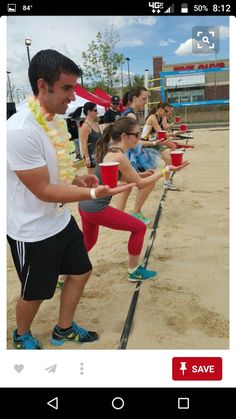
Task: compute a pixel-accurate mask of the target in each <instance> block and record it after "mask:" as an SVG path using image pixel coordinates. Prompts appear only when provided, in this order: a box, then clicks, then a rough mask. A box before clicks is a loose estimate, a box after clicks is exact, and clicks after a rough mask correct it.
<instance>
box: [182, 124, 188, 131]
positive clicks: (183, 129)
mask: <svg viewBox="0 0 236 419" xmlns="http://www.w3.org/2000/svg"><path fill="white" fill-rule="evenodd" d="M187 128H188V127H187V125H185V124H182V125H180V131H187Z"/></svg>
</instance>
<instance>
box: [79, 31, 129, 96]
mask: <svg viewBox="0 0 236 419" xmlns="http://www.w3.org/2000/svg"><path fill="white" fill-rule="evenodd" d="M119 40H120V37H119V34H118V32H117V31H116V30H115V29H114V26H113V25H112V26H111V27H110V28H109V29H106V30H105V32H104V33H101V32H98V33H97V35H96V41H92V42H91V43H90V44H89V46H88V50H87V51H83V52H82V58H83V72H84V77H85V79H86V81H87V82H88V83H89V86H90V88H91V89H95V88H96V87H101V88H103V89H104V90H106V91H107V92H109V93H111V94H114V93H116V91H115V88H114V84H115V83H118V81H119V79H120V76H119V75H118V74H117V73H118V70H119V69H120V66H121V64H122V63H124V61H125V58H124V55H123V54H118V53H117V52H116V51H115V47H116V45H117V44H118V42H119Z"/></svg>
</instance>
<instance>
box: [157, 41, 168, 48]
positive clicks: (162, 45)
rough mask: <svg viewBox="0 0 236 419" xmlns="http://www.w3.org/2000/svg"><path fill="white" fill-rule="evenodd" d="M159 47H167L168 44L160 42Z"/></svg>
mask: <svg viewBox="0 0 236 419" xmlns="http://www.w3.org/2000/svg"><path fill="white" fill-rule="evenodd" d="M159 45H160V47H166V46H167V45H169V43H168V42H167V41H163V40H162V41H160V43H159Z"/></svg>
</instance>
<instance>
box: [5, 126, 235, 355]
mask: <svg viewBox="0 0 236 419" xmlns="http://www.w3.org/2000/svg"><path fill="white" fill-rule="evenodd" d="M228 135H229V132H228V130H226V129H222V130H217V131H216V130H213V129H212V130H207V129H206V130H203V129H202V130H195V132H194V140H191V141H190V144H193V143H194V144H195V146H196V147H195V149H189V150H187V152H186V154H185V156H184V157H185V159H187V160H189V161H190V165H189V166H188V167H187V168H186V169H184V170H182V171H181V172H179V173H177V174H176V175H175V176H174V182H175V184H176V185H177V186H178V187H179V188H180V190H179V191H168V193H167V197H166V201H165V203H164V205H163V211H162V215H161V219H160V223H159V226H158V229H157V235H156V239H155V242H154V245H153V249H152V252H151V255H150V257H149V262H148V268H150V269H155V270H158V273H159V275H158V277H157V278H156V279H154V280H150V281H148V282H147V283H145V284H142V285H141V287H140V293H139V298H138V302H137V307H136V311H135V315H134V320H133V323H132V327H131V333H130V336H129V340H128V344H127V349H228V348H229V336H228V334H229V331H228V320H229V318H228V317H229V278H228V275H229V266H228V256H229V254H228V235H229V232H228V212H229V208H228V206H229V202H228V198H229V197H228V193H229V189H228V166H229V162H228V157H229V156H228V153H229V146H228V140H229V139H228ZM183 143H184V142H183ZM84 172H85V169H84V168H83V169H81V173H84ZM162 183H163V181H160V182H159V183H157V185H156V187H155V190H154V191H153V192H152V194H151V195H150V197H149V199H148V200H147V201H146V203H145V205H144V207H143V213H144V214H145V216H147V217H151V218H152V219H154V218H155V215H156V211H157V208H158V205H159V201H160V198H161V196H162V193H163V187H162ZM134 197H135V190H133V191H132V194H131V197H130V199H129V202H128V205H127V211H131V210H132V209H133V202H134ZM115 201H116V198H113V200H112V203H113V205H115ZM69 207H70V209H71V211H72V213H73V215H74V216H75V217H76V219H77V221H78V224H79V225H81V223H80V218H79V216H78V212H77V205H76V204H70V206H69ZM150 233H151V227H149V228H148V229H147V233H146V237H145V243H144V247H143V252H142V258H143V255H144V253H145V250H146V247H147V244H148V241H149V237H150ZM128 237H129V233H126V232H119V231H113V230H108V229H106V228H103V227H101V228H100V234H99V239H98V242H97V244H96V246H95V247H94V248H93V249H92V251H91V252H90V258H91V261H92V264H93V274H92V276H91V278H90V279H89V281H88V283H87V286H86V289H85V291H84V294H83V296H82V298H81V301H80V304H79V306H78V308H77V311H76V314H75V321H76V322H78V323H79V324H80V325H81V326H82V327H86V328H87V329H90V330H96V331H97V332H98V333H99V334H100V340H99V341H98V342H94V343H91V344H84V345H76V344H72V343H67V344H65V345H64V346H62V347H61V348H60V349H62V350H64V349H117V348H118V347H119V341H120V337H121V333H122V330H123V327H124V323H125V320H126V316H127V313H128V310H129V306H130V302H131V299H132V296H133V292H134V290H135V288H136V284H134V283H129V282H128V280H127V242H128ZM142 258H141V259H140V260H141V261H142ZM19 290H20V287H19V280H18V278H17V274H16V272H15V269H14V266H13V263H12V260H11V256H10V252H9V251H8V311H7V313H8V344H7V347H8V348H12V342H11V335H12V331H13V329H14V328H15V301H16V300H17V298H18V297H19ZM59 298H60V293H59V292H57V293H56V294H55V296H54V297H53V299H51V300H49V301H45V302H44V303H43V304H42V306H41V308H40V311H39V313H38V315H37V317H36V319H35V321H34V323H33V326H32V333H33V334H34V335H35V336H36V337H37V338H38V339H39V340H40V341H41V342H42V343H43V346H44V348H45V349H55V347H52V346H51V345H50V343H49V337H50V334H51V330H52V328H53V327H54V325H55V324H56V322H57V316H58V306H59ZM56 350H58V349H56Z"/></svg>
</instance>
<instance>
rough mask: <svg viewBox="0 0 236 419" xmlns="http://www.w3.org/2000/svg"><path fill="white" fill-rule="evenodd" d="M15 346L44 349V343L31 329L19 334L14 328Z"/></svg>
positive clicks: (16, 347)
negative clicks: (32, 333) (35, 336)
mask: <svg viewBox="0 0 236 419" xmlns="http://www.w3.org/2000/svg"><path fill="white" fill-rule="evenodd" d="M13 346H14V348H15V349H42V344H41V343H40V342H39V341H38V339H36V338H34V336H32V335H31V332H30V331H29V332H27V333H25V334H24V335H21V336H17V330H14V332H13Z"/></svg>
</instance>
